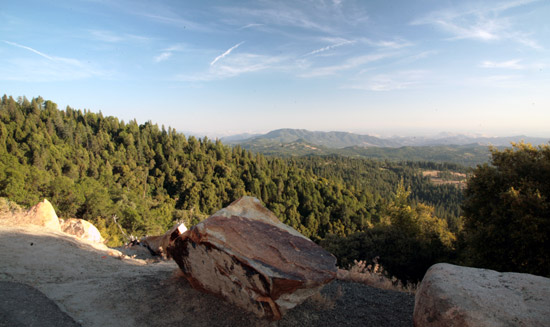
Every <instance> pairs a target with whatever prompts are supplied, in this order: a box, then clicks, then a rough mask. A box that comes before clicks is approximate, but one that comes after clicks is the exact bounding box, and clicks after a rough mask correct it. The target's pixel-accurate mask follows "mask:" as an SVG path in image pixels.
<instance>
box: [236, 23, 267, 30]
mask: <svg viewBox="0 0 550 327" xmlns="http://www.w3.org/2000/svg"><path fill="white" fill-rule="evenodd" d="M264 25H265V24H257V23H252V24H247V25H244V26H242V27H240V28H239V30H245V29H247V28H253V27H261V26H264Z"/></svg>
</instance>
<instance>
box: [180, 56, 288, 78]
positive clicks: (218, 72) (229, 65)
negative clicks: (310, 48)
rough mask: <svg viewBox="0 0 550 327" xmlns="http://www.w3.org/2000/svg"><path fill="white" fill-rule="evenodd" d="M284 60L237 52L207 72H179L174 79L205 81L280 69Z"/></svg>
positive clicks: (282, 68)
mask: <svg viewBox="0 0 550 327" xmlns="http://www.w3.org/2000/svg"><path fill="white" fill-rule="evenodd" d="M286 60H287V58H284V57H276V56H266V55H258V54H251V53H238V54H235V55H232V56H230V57H227V58H225V59H224V60H223V61H222V62H218V63H217V64H216V65H211V66H210V68H209V70H208V71H207V72H204V73H200V74H195V75H184V74H180V75H178V76H176V80H179V81H190V82H206V81H213V80H221V79H226V78H231V77H235V76H238V75H242V74H246V73H254V72H258V71H265V70H271V69H274V70H279V71H280V70H284V69H285V67H284V66H283V65H282V63H283V62H284V61H286Z"/></svg>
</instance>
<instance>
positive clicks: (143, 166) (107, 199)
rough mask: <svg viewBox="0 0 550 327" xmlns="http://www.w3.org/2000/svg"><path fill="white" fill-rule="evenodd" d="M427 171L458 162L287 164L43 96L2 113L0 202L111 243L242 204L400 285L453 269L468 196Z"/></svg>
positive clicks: (9, 104) (9, 102) (7, 102)
mask: <svg viewBox="0 0 550 327" xmlns="http://www.w3.org/2000/svg"><path fill="white" fill-rule="evenodd" d="M423 169H438V170H443V171H445V170H453V171H464V168H463V167H460V166H457V165H454V164H442V163H429V162H401V163H397V162H387V161H376V160H369V159H352V158H346V157H340V156H334V155H333V156H327V157H293V158H280V157H271V156H264V155H261V154H257V153H253V152H250V151H248V150H245V149H242V148H241V147H239V146H235V147H228V146H225V145H223V144H222V143H221V142H220V141H219V140H216V141H213V140H209V139H208V138H206V137H205V138H202V139H197V138H195V137H193V136H190V137H186V136H184V135H183V134H181V133H178V132H176V131H175V130H174V129H173V128H170V127H168V128H165V127H164V126H161V127H159V126H158V125H156V124H154V123H152V122H150V121H149V122H145V123H144V124H138V123H137V122H136V121H135V120H132V121H129V122H124V121H122V120H119V119H117V118H115V117H109V116H108V117H104V116H103V115H102V113H101V112H99V113H94V112H91V111H87V110H84V111H81V110H75V109H72V108H70V107H67V108H66V109H65V110H59V109H58V108H57V105H56V104H55V103H54V102H52V101H44V99H43V98H41V97H37V98H33V99H32V100H30V101H29V100H28V99H27V98H25V97H20V98H18V99H17V100H15V99H13V98H12V97H11V96H10V97H8V96H6V95H4V96H3V97H2V99H1V103H0V197H4V198H6V199H8V200H9V201H14V202H16V203H19V204H21V205H23V206H31V205H34V204H36V203H37V202H38V201H39V200H40V199H41V198H48V199H49V200H50V201H51V202H52V204H53V205H54V207H55V208H56V210H57V212H58V215H59V216H60V217H78V218H84V219H87V220H89V221H91V222H92V223H94V224H95V225H96V226H97V227H98V228H99V229H100V231H101V233H102V234H103V236H104V237H105V238H106V239H107V242H108V245H111V246H115V245H120V244H121V243H123V242H125V241H126V240H125V239H124V237H123V234H122V233H121V232H120V230H119V229H118V227H117V226H116V224H115V223H114V219H113V217H117V218H118V222H119V223H120V224H121V226H122V227H123V229H124V230H125V232H126V233H128V234H132V235H134V236H138V237H139V236H142V235H146V234H148V235H153V234H160V233H163V232H164V231H166V230H167V229H169V228H170V227H171V226H173V224H174V223H176V222H180V221H182V222H184V223H185V224H186V225H187V226H190V225H193V224H196V223H197V222H199V221H201V220H202V219H205V218H206V217H208V216H209V215H210V214H211V213H213V212H215V211H217V210H219V209H220V208H222V207H224V206H226V205H228V204H229V203H231V202H232V201H234V200H236V199H238V198H239V197H241V196H243V195H252V196H255V197H257V198H259V199H261V201H262V202H263V203H264V204H265V205H266V206H267V207H268V208H269V209H270V210H272V211H273V212H274V213H275V214H276V215H277V216H278V217H279V218H280V219H281V220H282V221H283V222H284V223H286V224H288V225H290V226H292V227H294V228H295V229H297V230H298V231H300V232H301V233H303V234H304V235H306V236H308V237H310V238H311V239H313V240H314V241H316V242H319V243H320V244H321V245H323V246H325V247H326V248H327V249H329V250H331V251H332V252H333V253H334V254H335V255H336V256H337V257H338V259H339V263H340V264H341V265H346V264H350V263H351V262H352V260H353V259H368V260H370V259H372V258H374V257H375V256H379V257H380V262H381V263H382V264H383V265H385V266H386V267H387V270H388V271H389V272H390V273H391V274H392V275H395V276H397V277H399V278H401V279H402V280H412V281H417V280H419V279H420V278H422V276H423V274H424V272H425V270H426V269H427V268H428V267H429V266H430V265H431V264H433V263H434V262H437V261H441V260H447V261H448V260H454V259H455V258H456V257H457V253H456V249H457V244H459V243H460V242H457V240H459V239H460V237H457V236H459V234H460V231H461V228H462V225H463V223H462V220H461V218H459V217H460V204H461V202H462V200H463V195H462V191H461V190H460V189H459V188H457V187H455V186H453V185H434V184H433V183H431V182H430V180H429V179H428V178H427V177H424V176H423V175H422V170H423Z"/></svg>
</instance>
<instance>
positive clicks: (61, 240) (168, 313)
mask: <svg viewBox="0 0 550 327" xmlns="http://www.w3.org/2000/svg"><path fill="white" fill-rule="evenodd" d="M130 251H132V250H129V254H131V253H130ZM133 252H135V251H133ZM138 252H139V251H138ZM0 281H8V282H18V283H23V284H26V285H29V286H32V287H33V288H35V289H37V290H38V291H40V292H42V293H43V294H44V295H45V296H47V297H48V298H49V299H51V300H52V301H53V302H54V303H55V304H57V306H58V307H59V308H60V309H61V311H63V312H65V313H67V314H68V315H69V316H70V317H72V318H73V319H74V321H76V322H77V323H79V324H80V325H82V326H166V325H170V326H212V325H216V326H335V325H339V326H412V314H413V308H414V296H413V295H410V294H407V293H400V292H395V291H387V290H380V289H376V288H372V287H369V286H366V285H362V284H357V283H351V282H344V281H334V282H332V283H331V284H329V285H327V286H326V287H325V288H324V289H323V291H322V292H321V294H320V295H319V296H314V297H313V298H310V299H308V300H307V301H306V302H304V303H303V304H301V305H299V306H297V307H296V308H294V309H293V310H291V311H289V312H288V313H287V314H286V315H285V316H284V317H283V319H281V320H280V321H277V322H270V321H266V320H261V319H258V318H256V317H255V316H253V315H251V314H249V313H247V312H244V311H242V310H240V309H238V308H235V307H234V306H231V305H229V304H227V303H226V302H225V301H223V300H221V299H219V298H217V297H215V296H212V295H209V294H204V293H201V292H198V291H196V290H194V289H193V288H192V287H191V286H190V285H189V283H188V282H187V281H186V280H185V279H184V278H183V277H181V274H180V273H179V269H178V267H177V265H176V264H175V263H174V262H172V261H166V262H153V261H152V260H149V261H145V260H140V259H132V258H129V257H127V256H123V257H121V256H120V252H117V251H112V250H109V249H108V248H105V247H102V246H97V245H94V244H91V243H87V242H83V241H80V240H77V239H76V238H74V237H72V236H68V235H66V234H63V233H59V232H52V231H48V230H47V229H44V228H43V227H36V226H25V227H6V226H0ZM6 285H7V284H6ZM10 285H13V284H10ZM12 291H13V290H12ZM20 292H25V288H24V287H22V288H21V289H20ZM15 298H17V297H15V296H14V299H15ZM37 298H39V296H37ZM31 302H32V301H31ZM10 305H12V307H11V308H12V309H9V307H6V306H3V305H2V303H0V317H2V319H3V320H6V319H16V317H14V316H13V315H11V316H10V315H9V313H10V312H12V311H10V312H8V313H6V310H13V303H11V304H10ZM20 305H21V306H27V308H25V310H24V312H27V314H33V312H36V311H35V310H38V309H40V308H38V307H33V304H32V303H29V301H21V302H20ZM41 307H42V308H43V306H41ZM6 308H7V309H6ZM2 310H4V311H2ZM4 325H6V324H4ZM8 325H10V324H7V325H6V326H8ZM12 325H24V324H17V323H16V321H15V322H14V323H13V324H12ZM0 326H3V325H2V324H0Z"/></svg>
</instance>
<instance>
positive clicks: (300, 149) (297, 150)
mask: <svg viewBox="0 0 550 327" xmlns="http://www.w3.org/2000/svg"><path fill="white" fill-rule="evenodd" d="M522 140H523V141H525V142H528V143H531V144H534V145H539V144H544V143H547V142H549V139H546V138H539V137H528V136H524V135H518V136H510V137H482V136H469V135H464V134H449V133H441V134H439V135H437V136H435V137H392V138H379V137H375V136H370V135H360V134H354V133H347V132H312V131H308V130H305V129H278V130H274V131H271V132H269V133H267V134H260V135H250V134H244V135H243V134H241V135H235V136H231V137H225V138H222V139H221V141H222V142H223V143H225V144H230V145H240V146H241V147H243V148H245V149H247V150H250V151H254V152H260V153H263V154H266V155H277V156H301V155H343V156H348V157H356V158H371V159H379V160H392V161H406V160H412V161H434V162H452V163H457V164H461V165H465V166H475V165H478V164H481V163H484V162H487V161H488V160H489V158H490V152H489V147H488V146H489V145H492V146H496V147H498V148H504V147H509V146H510V143H511V142H520V141H522Z"/></svg>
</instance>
